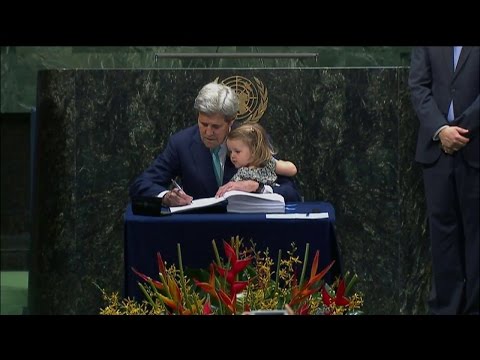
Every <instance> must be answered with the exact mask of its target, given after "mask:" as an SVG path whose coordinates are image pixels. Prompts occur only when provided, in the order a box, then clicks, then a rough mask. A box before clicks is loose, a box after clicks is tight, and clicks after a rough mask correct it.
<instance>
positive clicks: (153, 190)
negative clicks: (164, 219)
mask: <svg viewBox="0 0 480 360" xmlns="http://www.w3.org/2000/svg"><path fill="white" fill-rule="evenodd" d="M175 144H176V139H175V137H171V138H170V139H169V141H168V144H167V147H166V148H165V150H164V151H163V153H162V154H160V155H159V156H158V157H157V158H156V159H155V161H154V162H153V163H152V164H151V165H150V167H148V168H147V169H146V170H145V171H144V172H143V173H142V174H141V175H140V176H139V177H138V178H137V179H135V181H134V182H133V183H132V185H131V186H130V196H131V197H133V196H158V194H160V193H161V192H162V191H165V190H167V189H168V187H169V185H170V182H171V179H173V178H175V177H176V175H177V174H178V173H179V171H178V166H176V165H175V164H178V155H177V152H176V151H175V147H176V145H175Z"/></svg>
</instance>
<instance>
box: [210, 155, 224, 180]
mask: <svg viewBox="0 0 480 360" xmlns="http://www.w3.org/2000/svg"><path fill="white" fill-rule="evenodd" d="M211 151H212V159H213V169H214V170H215V177H216V178H217V184H218V186H221V185H222V182H223V181H222V180H223V174H222V165H221V163H220V156H219V155H218V153H219V152H220V146H219V147H216V148H215V149H212V150H211Z"/></svg>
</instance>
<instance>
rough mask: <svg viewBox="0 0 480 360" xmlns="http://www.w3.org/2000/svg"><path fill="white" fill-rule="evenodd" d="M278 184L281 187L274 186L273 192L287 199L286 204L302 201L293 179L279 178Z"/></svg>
mask: <svg viewBox="0 0 480 360" xmlns="http://www.w3.org/2000/svg"><path fill="white" fill-rule="evenodd" d="M277 184H279V185H280V186H275V185H273V186H272V188H273V192H274V193H277V194H280V195H282V196H283V198H284V199H285V202H299V201H302V198H301V197H300V194H299V192H298V190H297V187H296V185H295V183H294V181H293V180H292V178H289V177H287V176H278V178H277Z"/></svg>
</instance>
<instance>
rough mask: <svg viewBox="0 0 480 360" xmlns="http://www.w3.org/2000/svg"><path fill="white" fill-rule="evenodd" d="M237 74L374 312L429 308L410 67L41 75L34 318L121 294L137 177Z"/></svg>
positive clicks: (77, 310)
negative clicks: (330, 212)
mask: <svg viewBox="0 0 480 360" xmlns="http://www.w3.org/2000/svg"><path fill="white" fill-rule="evenodd" d="M233 75H240V76H244V77H246V78H248V79H251V80H253V79H254V78H257V79H259V80H260V81H261V82H262V83H263V84H264V85H265V87H266V89H267V90H268V107H267V110H266V112H265V114H264V116H263V118H262V119H261V123H262V125H264V126H265V127H266V128H267V130H268V132H269V133H270V134H271V136H272V138H273V141H274V144H275V145H276V147H277V148H278V150H279V156H280V157H282V158H285V159H289V160H292V161H294V162H295V163H296V164H297V166H298V169H299V174H298V175H297V178H296V180H297V181H298V184H299V185H300V188H301V191H302V194H303V196H304V199H305V200H306V201H309V200H322V201H329V202H331V203H332V204H333V206H334V207H335V209H336V214H337V223H336V230H337V237H338V241H339V243H340V248H341V251H342V254H343V260H344V264H345V268H346V269H347V270H350V271H354V272H356V273H357V274H358V275H359V277H360V281H359V284H358V289H359V290H361V291H363V292H364V293H365V311H366V312H367V313H369V314H411V313H423V312H424V309H425V306H424V303H425V296H426V289H427V286H428V275H429V255H428V246H427V240H426V239H425V231H424V226H425V224H424V222H425V220H424V203H423V189H422V188H421V182H420V181H419V179H420V177H419V168H418V167H417V166H416V165H415V164H414V163H413V151H414V143H415V136H414V133H415V131H416V126H417V120H416V118H415V116H414V114H413V112H412V110H411V104H410V100H409V97H408V91H407V88H406V79H407V76H408V69H406V68H358V69H328V68H309V69H280V68H275V69H263V68H262V69H196V70H193V69H179V70H167V69H165V70H51V71H42V72H40V75H39V79H38V84H39V87H38V91H39V93H38V94H39V96H38V103H37V109H38V118H39V121H40V128H41V131H40V137H39V141H40V147H39V153H38V155H39V158H38V159H39V166H40V168H41V171H39V176H38V181H39V190H40V191H39V202H38V204H39V210H40V211H39V214H40V215H39V217H40V221H39V222H38V230H39V232H38V234H39V237H38V239H37V241H36V246H37V248H36V251H35V252H34V254H36V271H33V272H32V276H33V278H34V279H33V283H34V286H33V288H32V295H31V303H30V306H31V309H32V312H34V313H55V314H84V313H96V312H97V311H98V309H99V307H100V305H101V299H100V293H99V291H98V289H97V288H96V287H95V286H94V285H93V283H94V282H95V283H97V284H98V285H100V286H101V287H104V288H107V289H109V290H119V291H121V290H122V286H123V272H124V269H123V212H124V210H125V207H126V205H127V202H128V186H129V184H130V182H131V181H132V180H133V179H134V178H135V177H136V176H137V175H138V174H139V173H140V172H141V171H142V170H143V169H144V168H145V167H146V166H148V165H149V164H150V162H151V161H152V160H153V159H154V157H155V156H156V155H158V153H159V152H160V151H161V150H162V149H163V147H164V146H165V144H166V140H167V139H168V136H169V135H170V134H172V133H173V132H175V131H177V130H179V129H181V128H184V127H186V126H189V125H191V124H195V123H196V117H195V114H194V111H193V102H194V99H195V96H196V94H197V92H198V90H199V89H200V88H201V87H202V86H203V85H204V84H206V83H207V82H210V81H212V80H214V79H216V78H217V77H218V78H220V80H222V79H225V78H227V77H230V76H233ZM233 232H234V231H233ZM233 232H232V235H235V234H234V233H233ZM292 240H293V239H292Z"/></svg>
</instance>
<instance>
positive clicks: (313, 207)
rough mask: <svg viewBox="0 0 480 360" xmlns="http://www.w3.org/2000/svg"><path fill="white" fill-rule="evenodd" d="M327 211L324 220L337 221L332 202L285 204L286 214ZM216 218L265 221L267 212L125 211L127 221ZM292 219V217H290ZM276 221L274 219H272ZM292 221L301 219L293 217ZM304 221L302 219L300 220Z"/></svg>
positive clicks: (130, 208) (129, 208)
mask: <svg viewBox="0 0 480 360" xmlns="http://www.w3.org/2000/svg"><path fill="white" fill-rule="evenodd" d="M322 212H327V213H328V218H326V219H320V220H323V221H331V222H335V209H334V208H333V206H332V204H330V203H328V202H324V201H309V202H295V203H286V204H285V213H286V214H295V213H299V214H309V213H322ZM207 218H208V219H216V220H220V221H242V222H243V221H265V220H266V216H265V213H252V214H238V213H226V212H224V213H204V214H202V213H194V214H192V213H177V214H169V215H164V216H144V215H135V214H133V212H132V205H131V204H128V206H127V210H126V212H125V221H126V222H130V221H134V222H163V221H175V222H176V221H179V222H183V221H188V222H190V221H191V222H196V221H202V220H206V219H207ZM289 220H290V219H289ZM272 221H274V220H272ZM290 221H299V220H297V219H291V220H290ZM300 221H302V220H300Z"/></svg>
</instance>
